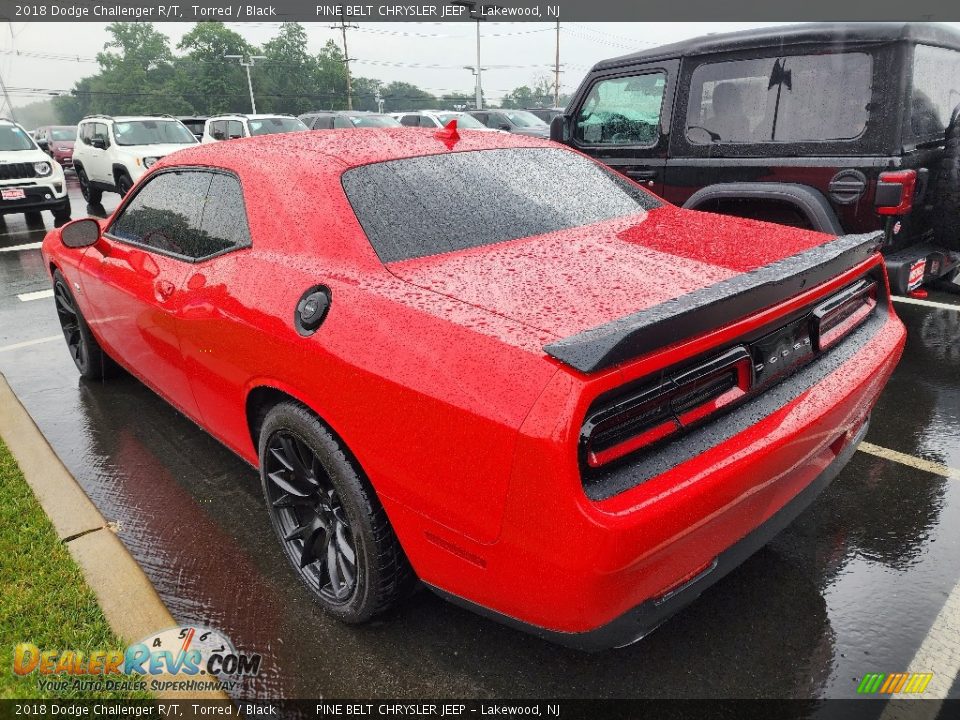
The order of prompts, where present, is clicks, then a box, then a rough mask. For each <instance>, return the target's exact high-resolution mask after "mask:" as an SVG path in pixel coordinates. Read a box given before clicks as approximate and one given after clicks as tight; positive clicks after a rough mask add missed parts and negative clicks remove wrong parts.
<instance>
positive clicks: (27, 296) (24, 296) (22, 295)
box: [17, 290, 53, 302]
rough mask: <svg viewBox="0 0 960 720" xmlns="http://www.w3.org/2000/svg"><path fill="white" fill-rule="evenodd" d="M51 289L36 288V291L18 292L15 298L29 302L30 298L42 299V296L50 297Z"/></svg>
mask: <svg viewBox="0 0 960 720" xmlns="http://www.w3.org/2000/svg"><path fill="white" fill-rule="evenodd" d="M52 297H53V290H37V291H36V292H28V293H20V294H19V295H17V300H19V301H20V302H30V301H31V300H42V299H43V298H52Z"/></svg>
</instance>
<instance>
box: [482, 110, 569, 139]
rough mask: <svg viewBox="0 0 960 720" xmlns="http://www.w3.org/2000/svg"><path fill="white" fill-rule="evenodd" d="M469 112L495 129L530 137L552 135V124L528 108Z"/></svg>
mask: <svg viewBox="0 0 960 720" xmlns="http://www.w3.org/2000/svg"><path fill="white" fill-rule="evenodd" d="M469 114H470V115H472V116H473V117H475V118H476V119H477V120H479V121H480V122H482V123H483V124H484V125H486V126H487V127H489V128H493V129H494V130H503V131H504V132H510V133H516V134H517V135H529V136H530V137H542V138H545V137H549V136H550V126H549V125H547V124H546V123H545V122H544V121H543V120H541V119H540V118H538V117H537V116H536V115H534V114H533V113H529V112H527V111H526V110H470V111H469Z"/></svg>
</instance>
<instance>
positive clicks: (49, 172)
mask: <svg viewBox="0 0 960 720" xmlns="http://www.w3.org/2000/svg"><path fill="white" fill-rule="evenodd" d="M41 210H49V211H51V212H52V213H53V218H54V220H55V221H56V222H63V221H66V220H69V219H70V199H69V198H68V197H67V183H66V180H64V177H63V168H62V167H60V165H59V164H57V163H55V162H54V161H53V160H51V159H50V156H49V155H47V154H46V153H45V152H44V151H43V150H41V149H40V148H39V147H38V146H37V143H36V142H34V140H33V138H31V137H30V135H28V134H27V131H26V130H24V129H23V128H22V127H20V126H19V125H18V124H17V123H15V122H14V121H13V120H7V119H6V118H0V215H7V214H8V213H26V214H27V215H31V214H37V213H39V212H40V211H41Z"/></svg>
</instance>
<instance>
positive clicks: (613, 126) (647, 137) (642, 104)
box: [574, 72, 667, 146]
mask: <svg viewBox="0 0 960 720" xmlns="http://www.w3.org/2000/svg"><path fill="white" fill-rule="evenodd" d="M666 84H667V74H666V73H664V72H654V73H647V74H645V75H636V76H633V77H619V78H610V79H609V80H601V81H600V82H598V83H597V84H595V85H594V86H593V87H592V88H590V94H589V95H588V96H587V99H586V100H585V101H584V103H583V106H582V107H581V108H580V112H579V113H578V114H577V119H576V126H575V129H574V133H575V137H576V139H577V140H578V141H579V142H581V143H583V144H585V145H640V146H651V145H656V144H657V142H658V141H659V139H660V114H661V112H662V111H663V93H664V89H665V88H666Z"/></svg>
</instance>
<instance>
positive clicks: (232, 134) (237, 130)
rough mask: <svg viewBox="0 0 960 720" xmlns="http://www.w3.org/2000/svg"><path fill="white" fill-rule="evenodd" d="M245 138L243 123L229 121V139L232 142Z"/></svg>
mask: <svg viewBox="0 0 960 720" xmlns="http://www.w3.org/2000/svg"><path fill="white" fill-rule="evenodd" d="M243 136H244V132H243V123H242V122H240V121H239V120H229V121H227V137H228V138H230V139H231V140H234V139H236V138H242V137H243Z"/></svg>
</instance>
